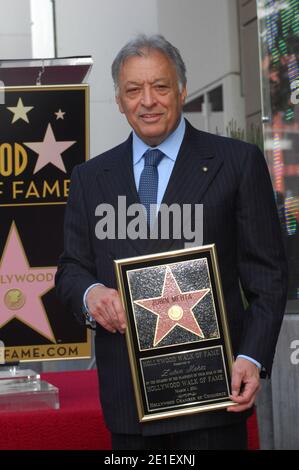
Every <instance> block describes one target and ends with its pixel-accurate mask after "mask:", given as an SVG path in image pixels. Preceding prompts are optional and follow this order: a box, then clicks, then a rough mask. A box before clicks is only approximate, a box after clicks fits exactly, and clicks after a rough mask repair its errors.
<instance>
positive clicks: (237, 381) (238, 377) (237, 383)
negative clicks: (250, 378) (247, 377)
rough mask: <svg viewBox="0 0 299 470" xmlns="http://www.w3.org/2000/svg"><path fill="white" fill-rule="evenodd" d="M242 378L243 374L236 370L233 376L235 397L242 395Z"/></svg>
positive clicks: (233, 393)
mask: <svg viewBox="0 0 299 470" xmlns="http://www.w3.org/2000/svg"><path fill="white" fill-rule="evenodd" d="M242 377H243V374H242V373H241V372H240V371H238V370H234V371H233V374H232V395H233V396H234V397H237V396H238V395H239V393H240V390H241V385H242Z"/></svg>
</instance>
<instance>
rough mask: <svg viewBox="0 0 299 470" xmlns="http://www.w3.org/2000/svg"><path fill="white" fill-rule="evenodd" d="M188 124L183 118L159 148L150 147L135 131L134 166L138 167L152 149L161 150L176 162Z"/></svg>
mask: <svg viewBox="0 0 299 470" xmlns="http://www.w3.org/2000/svg"><path fill="white" fill-rule="evenodd" d="M185 129H186V123H185V119H184V118H183V116H182V117H181V120H180V123H179V125H178V127H177V128H176V129H175V130H174V131H173V132H172V133H171V134H170V135H169V136H168V137H167V139H165V140H164V141H163V142H162V143H161V144H159V145H157V147H149V146H148V145H147V144H146V143H145V142H143V140H141V139H140V137H138V135H137V134H136V133H135V131H133V165H136V164H137V163H138V162H139V161H140V160H141V158H142V157H143V155H144V153H145V152H146V151H147V150H148V149H149V148H150V149H152V148H157V149H159V150H161V152H163V153H164V155H166V156H167V157H168V158H170V159H171V160H173V161H175V160H176V158H177V156H178V153H179V150H180V146H181V144H182V141H183V138H184V135H185Z"/></svg>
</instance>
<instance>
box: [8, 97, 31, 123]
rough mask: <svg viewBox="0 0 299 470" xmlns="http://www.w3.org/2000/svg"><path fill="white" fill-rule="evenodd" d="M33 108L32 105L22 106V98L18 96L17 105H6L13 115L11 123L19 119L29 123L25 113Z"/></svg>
mask: <svg viewBox="0 0 299 470" xmlns="http://www.w3.org/2000/svg"><path fill="white" fill-rule="evenodd" d="M33 108H34V106H24V104H23V101H22V98H19V100H18V104H17V106H8V107H7V109H8V110H9V111H10V112H12V113H13V115H14V116H13V119H12V121H11V123H12V124H14V123H15V122H16V121H18V120H19V119H22V120H23V121H25V122H27V123H29V119H28V116H27V113H29V111H31V110H32V109H33Z"/></svg>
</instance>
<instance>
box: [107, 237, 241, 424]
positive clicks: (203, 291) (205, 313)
mask: <svg viewBox="0 0 299 470" xmlns="http://www.w3.org/2000/svg"><path fill="white" fill-rule="evenodd" d="M115 269H116V274H117V282H118V289H119V292H120V295H121V298H122V302H123V305H124V308H125V311H126V315H127V330H126V340H127V346H128V352H129V360H130V366H131V371H132V378H133V384H134V390H135V397H136V402H137V409H138V415H139V421H140V422H145V421H150V420H157V419H163V418H170V417H174V416H179V415H185V414H193V413H197V412H200V411H208V410H216V409H220V408H227V407H228V406H233V405H235V403H234V402H232V401H231V400H230V398H229V396H230V393H231V390H230V383H231V367H232V362H233V356H232V348H231V342H230V336H229V331H228V323H227V319H226V313H225V306H224V299H223V293H222V287H221V280H220V274H219V268H218V262H217V254H216V248H215V245H206V246H202V247H196V248H188V249H183V250H177V251H171V252H166V253H159V254H153V255H149V256H139V257H135V258H128V259H122V260H116V261H115Z"/></svg>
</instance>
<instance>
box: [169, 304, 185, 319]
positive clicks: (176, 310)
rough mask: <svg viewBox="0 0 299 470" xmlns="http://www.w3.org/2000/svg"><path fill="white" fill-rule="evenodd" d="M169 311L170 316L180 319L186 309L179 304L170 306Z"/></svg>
mask: <svg viewBox="0 0 299 470" xmlns="http://www.w3.org/2000/svg"><path fill="white" fill-rule="evenodd" d="M167 313H168V316H169V318H170V319H171V320H174V321H178V320H180V319H181V318H182V316H183V315H184V311H183V309H182V307H180V306H179V305H173V306H172V307H170V309H169V310H168V312H167Z"/></svg>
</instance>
